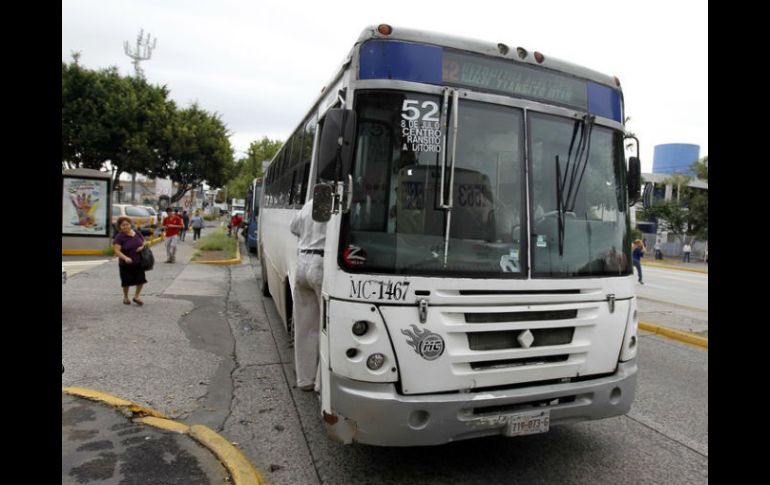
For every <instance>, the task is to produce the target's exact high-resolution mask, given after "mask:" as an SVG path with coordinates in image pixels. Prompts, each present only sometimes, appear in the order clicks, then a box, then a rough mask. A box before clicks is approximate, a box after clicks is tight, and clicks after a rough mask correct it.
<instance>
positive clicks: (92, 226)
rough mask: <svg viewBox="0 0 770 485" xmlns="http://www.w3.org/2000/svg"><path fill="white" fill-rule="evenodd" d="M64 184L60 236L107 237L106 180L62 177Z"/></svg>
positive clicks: (107, 193)
mask: <svg viewBox="0 0 770 485" xmlns="http://www.w3.org/2000/svg"><path fill="white" fill-rule="evenodd" d="M63 184H64V186H63V190H62V195H63V197H64V200H63V201H62V230H61V232H62V235H71V236H107V235H108V229H109V226H108V225H107V222H108V220H109V219H108V218H107V216H108V214H107V207H108V204H107V202H108V200H109V192H108V188H109V184H108V181H107V180H104V179H89V178H77V177H63Z"/></svg>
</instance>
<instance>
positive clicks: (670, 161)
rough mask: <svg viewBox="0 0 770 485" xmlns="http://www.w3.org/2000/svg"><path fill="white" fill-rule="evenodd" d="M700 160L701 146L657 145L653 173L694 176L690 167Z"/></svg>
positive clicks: (688, 144) (690, 144)
mask: <svg viewBox="0 0 770 485" xmlns="http://www.w3.org/2000/svg"><path fill="white" fill-rule="evenodd" d="M699 158H700V146H698V145H693V144H692V143H666V144H663V145H655V152H654V153H653V157H652V173H681V174H685V175H690V176H694V175H695V174H694V173H692V171H691V170H690V165H692V163H693V162H694V161H696V160H698V159H699Z"/></svg>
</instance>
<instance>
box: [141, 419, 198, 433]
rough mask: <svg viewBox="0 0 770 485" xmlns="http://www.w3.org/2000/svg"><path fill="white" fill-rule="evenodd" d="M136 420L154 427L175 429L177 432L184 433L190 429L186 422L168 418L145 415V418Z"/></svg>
mask: <svg viewBox="0 0 770 485" xmlns="http://www.w3.org/2000/svg"><path fill="white" fill-rule="evenodd" d="M136 421H138V422H140V423H143V424H147V425H149V426H154V427H156V428H160V429H165V430H168V431H175V432H177V433H181V434H186V433H187V432H188V431H190V427H189V426H187V425H186V424H182V423H179V422H177V421H172V420H170V419H161V418H155V417H152V416H147V417H145V418H139V419H137V420H136Z"/></svg>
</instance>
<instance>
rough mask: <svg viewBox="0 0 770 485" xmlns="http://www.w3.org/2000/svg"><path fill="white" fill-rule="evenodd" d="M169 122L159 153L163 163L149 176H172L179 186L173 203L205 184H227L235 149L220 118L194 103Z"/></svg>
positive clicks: (230, 174) (160, 161)
mask: <svg viewBox="0 0 770 485" xmlns="http://www.w3.org/2000/svg"><path fill="white" fill-rule="evenodd" d="M168 121H169V122H168V123H167V125H166V126H165V128H164V130H163V136H162V141H161V143H160V148H159V149H158V150H156V152H157V154H158V160H159V163H158V164H157V165H156V166H155V167H152V168H151V169H150V170H149V174H150V175H152V176H155V177H169V178H171V180H173V181H174V182H176V183H177V184H178V188H177V191H176V192H175V193H174V194H172V196H171V202H172V203H173V202H176V201H177V200H179V199H181V198H182V197H184V195H185V194H186V193H187V192H188V191H189V190H191V189H193V188H195V187H197V186H199V185H200V184H202V183H203V182H204V181H205V182H207V183H208V184H209V185H212V186H214V187H218V186H222V185H224V184H225V183H226V181H227V180H228V179H229V178H230V177H231V176H232V174H233V169H234V167H233V150H232V147H231V146H230V140H229V138H228V132H227V128H226V127H225V125H224V123H222V121H221V120H220V119H219V116H218V115H211V114H209V113H207V112H206V111H204V110H202V109H201V108H200V107H199V106H198V105H197V104H193V105H192V106H191V107H190V108H188V109H185V110H181V111H177V112H176V113H174V115H173V116H172V117H171V118H170V119H169V120H168Z"/></svg>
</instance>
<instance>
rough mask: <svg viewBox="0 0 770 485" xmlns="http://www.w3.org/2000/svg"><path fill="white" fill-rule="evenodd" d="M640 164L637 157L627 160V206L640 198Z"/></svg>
mask: <svg viewBox="0 0 770 485" xmlns="http://www.w3.org/2000/svg"><path fill="white" fill-rule="evenodd" d="M641 190H642V164H641V162H640V161H639V158H638V157H631V158H629V159H628V205H634V204H635V203H636V201H637V200H639V197H640V196H641Z"/></svg>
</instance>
